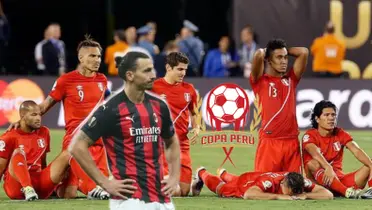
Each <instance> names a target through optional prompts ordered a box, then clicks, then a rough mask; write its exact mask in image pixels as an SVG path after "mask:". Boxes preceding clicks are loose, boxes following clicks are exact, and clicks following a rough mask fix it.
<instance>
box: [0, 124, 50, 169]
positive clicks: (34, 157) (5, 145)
mask: <svg viewBox="0 0 372 210" xmlns="http://www.w3.org/2000/svg"><path fill="white" fill-rule="evenodd" d="M17 148H19V149H21V150H23V151H24V152H25V153H26V161H27V166H28V169H29V171H35V172H37V171H41V170H42V168H41V166H42V160H43V159H44V158H46V154H47V153H48V152H50V135H49V129H48V128H47V127H45V126H42V127H41V128H40V129H37V130H35V131H34V132H32V133H26V132H23V131H22V130H21V129H12V130H11V131H8V132H6V133H4V134H3V135H1V137H0V158H4V159H7V160H10V158H11V157H12V154H13V151H14V150H15V149H17ZM8 163H9V161H8Z"/></svg>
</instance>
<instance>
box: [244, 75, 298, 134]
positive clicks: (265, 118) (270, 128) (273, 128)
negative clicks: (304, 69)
mask: <svg viewBox="0 0 372 210" xmlns="http://www.w3.org/2000/svg"><path fill="white" fill-rule="evenodd" d="M250 83H251V86H252V89H253V92H254V94H255V95H258V96H259V99H260V103H261V104H262V122H261V128H260V131H259V133H260V137H263V138H276V139H279V138H280V139H286V138H297V137H298V134H299V130H298V125H297V119H296V98H295V97H296V87H297V84H298V83H299V79H298V78H297V77H296V75H295V73H294V71H293V69H291V70H290V71H289V72H288V73H287V74H286V75H285V76H283V77H273V76H270V75H268V74H265V73H264V74H263V75H262V76H261V77H260V78H259V79H258V80H257V81H255V82H253V78H252V77H250Z"/></svg>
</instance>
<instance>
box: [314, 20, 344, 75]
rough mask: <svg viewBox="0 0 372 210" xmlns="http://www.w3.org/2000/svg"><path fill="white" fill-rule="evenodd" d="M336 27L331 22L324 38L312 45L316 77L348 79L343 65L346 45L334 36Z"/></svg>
mask: <svg viewBox="0 0 372 210" xmlns="http://www.w3.org/2000/svg"><path fill="white" fill-rule="evenodd" d="M334 32H335V27H334V25H333V23H332V22H331V21H329V22H328V23H327V25H326V27H325V31H324V34H323V36H322V37H318V38H316V39H315V40H314V42H313V44H312V45H311V53H312V55H313V57H314V59H313V71H314V75H315V76H316V77H336V78H340V77H347V74H346V73H343V71H342V67H341V63H342V60H344V58H345V51H346V48H345V44H344V43H343V42H342V41H341V40H339V39H337V37H336V36H335V34H334Z"/></svg>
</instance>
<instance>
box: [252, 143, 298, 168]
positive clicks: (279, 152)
mask: <svg viewBox="0 0 372 210" xmlns="http://www.w3.org/2000/svg"><path fill="white" fill-rule="evenodd" d="M255 171H257V172H282V171H288V172H298V173H301V172H302V170H301V153H300V143H299V141H298V138H292V139H268V138H261V139H260V141H259V143H258V146H257V151H256V158H255Z"/></svg>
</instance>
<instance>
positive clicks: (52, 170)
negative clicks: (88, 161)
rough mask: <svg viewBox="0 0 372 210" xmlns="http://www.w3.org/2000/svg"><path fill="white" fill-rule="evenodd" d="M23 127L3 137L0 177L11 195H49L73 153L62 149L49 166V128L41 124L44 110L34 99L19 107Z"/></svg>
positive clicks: (58, 181) (31, 196)
mask: <svg viewBox="0 0 372 210" xmlns="http://www.w3.org/2000/svg"><path fill="white" fill-rule="evenodd" d="M19 115H20V117H21V120H20V128H19V129H17V130H16V129H12V130H11V131H8V132H6V133H4V134H3V135H2V136H1V137H0V177H1V176H2V175H3V173H4V172H5V173H4V186H3V187H4V191H5V193H6V195H7V196H8V197H9V198H11V199H25V200H28V201H29V200H36V199H38V198H41V199H46V198H48V197H49V196H50V195H51V194H52V193H53V191H54V188H55V187H56V186H57V185H58V184H59V183H60V182H61V181H62V179H63V177H64V175H65V171H66V170H67V168H68V159H69V157H70V155H69V154H68V152H67V151H64V152H62V153H61V154H60V155H59V156H58V157H57V158H56V159H55V160H54V161H53V162H52V163H51V164H49V165H48V166H46V156H47V153H48V152H49V151H50V135H49V129H48V128H47V127H45V126H41V111H40V108H39V106H38V105H37V104H36V103H35V102H34V101H25V102H23V103H22V104H21V106H20V108H19Z"/></svg>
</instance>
